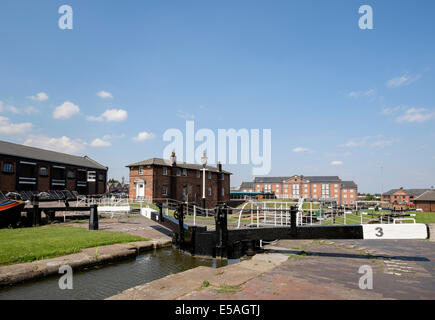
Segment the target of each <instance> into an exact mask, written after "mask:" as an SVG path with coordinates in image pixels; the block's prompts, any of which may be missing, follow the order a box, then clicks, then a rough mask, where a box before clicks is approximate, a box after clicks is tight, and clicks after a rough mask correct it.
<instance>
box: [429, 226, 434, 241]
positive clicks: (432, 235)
mask: <svg viewBox="0 0 435 320" xmlns="http://www.w3.org/2000/svg"><path fill="white" fill-rule="evenodd" d="M427 226H428V231H429V241H435V223H429V224H428V225H427Z"/></svg>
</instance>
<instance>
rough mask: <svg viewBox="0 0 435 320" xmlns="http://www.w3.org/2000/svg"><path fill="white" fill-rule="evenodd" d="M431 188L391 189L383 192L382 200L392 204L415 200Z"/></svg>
mask: <svg viewBox="0 0 435 320" xmlns="http://www.w3.org/2000/svg"><path fill="white" fill-rule="evenodd" d="M428 190H431V189H403V188H400V189H391V190H390V191H387V192H385V193H383V194H382V196H381V201H385V202H389V203H391V204H400V203H408V202H414V200H415V199H416V198H417V197H419V196H421V195H422V194H423V193H425V192H426V191H428Z"/></svg>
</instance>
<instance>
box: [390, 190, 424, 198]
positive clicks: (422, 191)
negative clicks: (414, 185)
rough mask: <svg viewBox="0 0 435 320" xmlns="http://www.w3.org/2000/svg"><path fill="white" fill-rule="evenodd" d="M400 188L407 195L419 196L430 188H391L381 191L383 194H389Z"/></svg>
mask: <svg viewBox="0 0 435 320" xmlns="http://www.w3.org/2000/svg"><path fill="white" fill-rule="evenodd" d="M399 190H402V191H403V192H405V193H406V194H407V195H408V196H412V197H415V196H420V195H422V194H423V193H424V192H426V191H428V190H430V189H391V190H389V191H387V192H385V193H383V194H382V195H383V196H391V195H392V194H393V193H395V192H397V191H399Z"/></svg>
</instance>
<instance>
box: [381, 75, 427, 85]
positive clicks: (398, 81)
mask: <svg viewBox="0 0 435 320" xmlns="http://www.w3.org/2000/svg"><path fill="white" fill-rule="evenodd" d="M420 78H421V74H418V75H416V76H413V77H411V76H408V75H403V76H400V77H396V78H393V79H391V80H388V81H387V83H386V85H387V87H388V88H399V87H402V86H407V85H409V84H411V83H413V82H415V81H417V80H418V79H420Z"/></svg>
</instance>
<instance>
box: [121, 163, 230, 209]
mask: <svg viewBox="0 0 435 320" xmlns="http://www.w3.org/2000/svg"><path fill="white" fill-rule="evenodd" d="M127 168H129V171H130V174H129V177H130V178H129V179H130V184H129V185H130V190H129V196H130V198H131V199H145V200H147V201H152V202H154V203H155V202H164V201H166V199H173V200H178V201H185V202H189V203H194V204H196V205H198V206H202V196H203V173H204V171H203V166H202V165H199V164H193V163H186V162H177V161H176V158H175V157H174V159H173V160H166V159H160V158H152V159H147V160H144V161H140V162H136V163H133V164H130V165H128V166H127ZM230 176H231V173H230V172H228V171H224V170H222V165H221V164H218V165H217V167H212V166H206V167H205V196H206V207H207V208H212V207H214V206H216V204H218V203H220V202H224V203H227V202H229V200H230Z"/></svg>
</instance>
